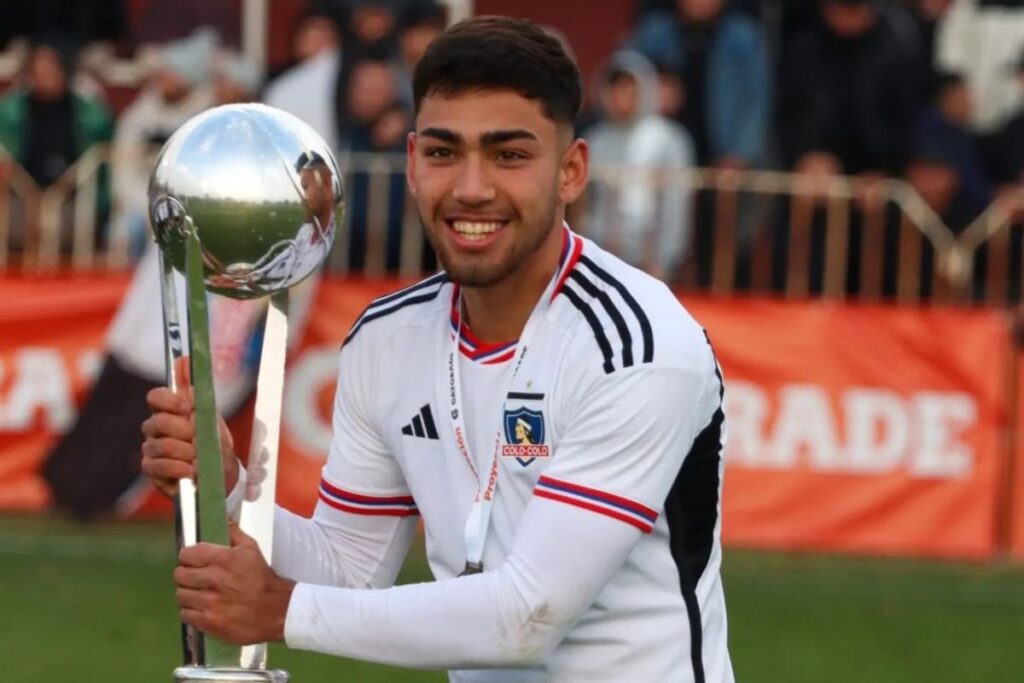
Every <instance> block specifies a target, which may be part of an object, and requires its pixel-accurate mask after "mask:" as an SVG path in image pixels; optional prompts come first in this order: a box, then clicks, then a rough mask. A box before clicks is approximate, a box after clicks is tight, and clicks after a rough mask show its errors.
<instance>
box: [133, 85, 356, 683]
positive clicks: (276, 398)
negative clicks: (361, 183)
mask: <svg viewBox="0 0 1024 683" xmlns="http://www.w3.org/2000/svg"><path fill="white" fill-rule="evenodd" d="M343 210H344V196H343V190H342V183H341V176H340V174H339V172H338V166H337V163H336V162H335V160H334V157H333V155H332V154H331V151H330V149H328V147H327V145H326V144H325V143H324V141H323V140H322V139H321V138H320V137H319V136H318V135H317V134H316V133H315V132H314V131H313V129H312V128H310V127H309V126H308V125H306V124H305V123H303V122H302V121H300V120H299V119H297V118H295V117H294V116H291V115H290V114H286V113H285V112H282V111H280V110H277V109H273V108H271V107H266V106H263V105H258V104H241V105H227V106H223V107H217V108H215V109H211V110H209V111H207V112H204V113H202V114H199V115H197V116H195V117H194V118H192V119H191V120H190V121H188V122H187V123H186V124H185V125H184V126H182V127H181V128H180V129H179V130H178V132H177V133H175V134H174V136H172V137H171V139H170V140H169V141H168V142H167V144H166V145H165V146H164V148H163V150H162V151H161V153H160V157H159V159H158V160H157V164H156V168H155V170H154V171H153V176H152V178H151V180H150V186H149V214H150V220H151V222H152V225H153V232H154V234H155V236H156V241H157V244H158V246H159V247H160V256H161V265H162V267H161V274H162V280H161V285H162V286H161V292H162V295H163V312H164V332H165V341H166V345H165V347H166V356H167V383H168V386H170V387H171V388H172V389H177V387H178V383H179V379H180V378H178V377H177V376H176V374H175V364H176V363H175V361H176V360H177V359H178V358H180V357H182V356H183V355H185V351H186V349H187V350H188V357H189V365H190V374H191V377H192V387H193V392H194V402H195V411H196V457H197V472H198V477H197V481H193V480H191V479H185V480H182V481H181V484H180V487H179V493H178V497H177V499H176V500H175V521H176V524H177V530H178V543H179V546H181V545H191V544H193V543H196V542H197V541H200V540H201V541H205V542H208V543H217V544H221V545H228V544H229V540H228V525H227V512H226V509H225V499H224V474H223V470H222V469H221V453H220V443H219V438H218V433H217V412H216V410H217V409H216V403H215V399H214V388H213V373H212V369H211V359H210V330H209V317H208V314H207V307H206V293H207V292H208V291H209V292H214V293H217V294H222V295H225V296H229V297H236V298H254V297H263V296H269V297H270V305H269V308H268V311H267V320H266V328H265V330H264V335H263V351H262V355H261V356H260V368H259V376H258V380H257V389H256V408H255V415H254V419H253V433H252V439H251V445H250V451H249V460H248V462H249V470H250V478H249V482H248V486H247V488H246V492H245V495H244V500H243V502H242V508H241V515H240V518H239V525H240V526H241V528H242V530H243V531H245V532H246V533H247V534H249V535H250V536H252V537H253V538H254V539H256V542H257V543H258V544H259V547H260V550H261V551H262V552H263V556H264V557H265V558H266V559H267V562H270V558H271V550H272V541H273V539H272V534H273V522H274V520H273V518H274V493H275V483H276V478H277V452H278V444H279V429H280V418H281V398H282V393H283V387H284V366H285V348H286V344H287V337H288V319H287V312H288V288H289V287H291V286H293V285H295V284H297V283H299V282H300V281H302V280H303V279H304V278H306V277H308V276H309V275H311V274H312V273H313V272H314V271H315V270H316V269H317V267H318V266H319V265H320V264H321V263H322V262H323V260H324V259H325V258H326V257H327V254H328V252H329V251H330V248H331V244H332V242H333V240H334V233H335V230H336V229H337V226H338V225H340V223H341V220H342V215H343ZM175 270H177V271H179V272H180V273H182V274H183V275H184V276H185V282H186V299H187V302H186V304H187V305H186V311H187V313H188V322H189V325H188V331H189V334H188V337H189V339H188V345H187V347H186V346H185V345H184V344H183V340H182V338H181V326H180V324H179V318H178V305H177V302H176V301H175V288H174V271H175ZM182 644H183V649H184V660H185V661H184V666H182V667H180V668H178V669H176V670H175V672H174V677H175V680H176V681H180V682H190V681H273V682H275V683H282V682H284V681H287V680H288V675H287V674H286V673H285V672H283V671H277V670H267V668H266V644H265V643H264V644H259V645H250V646H246V647H242V648H239V647H233V646H230V645H228V644H226V643H222V642H219V641H217V640H216V639H214V638H212V637H211V638H208V637H204V635H203V634H202V633H199V632H196V631H194V630H193V629H192V628H190V627H186V626H184V625H183V626H182Z"/></svg>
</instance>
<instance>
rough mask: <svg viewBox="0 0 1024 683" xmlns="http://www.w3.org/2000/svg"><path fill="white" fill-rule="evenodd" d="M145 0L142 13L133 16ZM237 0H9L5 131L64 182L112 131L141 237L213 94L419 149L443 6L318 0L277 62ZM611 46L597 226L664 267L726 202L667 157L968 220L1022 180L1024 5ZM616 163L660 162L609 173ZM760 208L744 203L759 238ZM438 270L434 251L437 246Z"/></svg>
mask: <svg viewBox="0 0 1024 683" xmlns="http://www.w3.org/2000/svg"><path fill="white" fill-rule="evenodd" d="M128 4H133V5H134V6H137V7H141V8H142V9H141V10H140V11H136V13H135V15H133V16H134V19H133V20H132V21H129V20H128V19H127V17H128V12H127V8H126V6H127V5H128ZM239 7H240V3H234V2H227V1H224V0H222V1H217V0H179V1H176V2H174V3H158V2H141V3H140V2H134V3H128V0H82V1H79V2H62V1H60V0H32V1H31V2H27V1H24V2H23V1H20V0H12V1H10V2H5V3H3V6H2V8H0V42H4V43H6V42H10V41H12V40H16V36H22V37H28V39H29V42H28V49H26V50H25V52H24V54H25V58H24V66H23V68H22V69H21V71H20V73H19V75H18V77H17V78H16V79H15V81H14V83H13V84H12V85H11V87H10V89H9V90H8V91H7V92H6V94H4V96H3V97H2V99H0V145H2V146H3V148H4V149H5V150H6V151H7V153H8V154H9V155H10V156H11V157H13V158H14V159H16V160H17V161H18V162H19V163H20V164H21V165H22V166H23V167H24V169H25V170H26V171H27V172H28V173H29V174H30V175H31V176H32V178H33V179H35V181H36V182H37V183H38V184H39V185H40V186H46V185H49V184H51V183H53V182H55V181H56V180H57V179H59V178H60V176H61V175H62V174H63V173H64V172H65V171H66V170H67V169H68V168H69V167H70V166H71V164H72V163H73V162H74V160H75V159H77V158H78V157H79V156H80V155H81V154H82V153H83V152H84V151H85V150H87V149H88V148H89V147H90V146H92V145H94V144H96V143H100V142H112V143H113V146H114V164H113V167H112V168H113V171H112V173H111V178H110V184H111V185H112V187H113V191H112V192H111V191H110V190H109V189H108V188H107V185H106V184H105V181H104V182H103V183H101V184H100V194H101V196H100V198H99V206H100V208H101V211H106V212H107V214H106V215H109V220H110V225H111V226H112V228H111V229H112V230H118V231H120V232H121V234H129V235H133V236H134V238H135V239H136V240H139V241H140V242H141V241H142V240H144V239H145V229H144V226H145V184H146V180H147V177H148V172H147V168H148V164H150V163H151V159H150V158H149V157H148V156H147V153H144V152H143V151H142V150H144V149H146V146H147V145H150V146H151V145H154V144H159V143H162V142H163V141H165V140H166V139H167V137H168V136H169V135H170V134H171V133H172V132H173V131H174V130H175V129H176V128H177V127H178V126H179V125H180V124H181V123H182V122H183V121H185V120H186V119H188V118H189V117H190V116H192V115H193V114H195V113H196V112H199V111H201V110H203V109H206V108H208V107H210V106H214V105H216V104H222V103H227V102H242V101H255V100H258V101H263V102H266V103H268V104H271V105H274V106H277V107H280V108H282V109H285V110H287V111H290V112H292V113H294V114H296V115H297V116H299V117H300V118H302V119H304V120H306V121H307V122H308V123H310V124H311V125H312V126H313V127H314V128H315V129H317V130H318V131H319V132H320V133H321V135H322V136H323V137H324V138H325V139H326V140H327V141H328V143H329V144H330V145H331V146H332V147H333V148H334V149H336V150H338V152H339V156H341V157H342V158H344V157H345V156H347V155H353V154H359V153H362V152H401V151H402V150H403V149H404V141H405V134H406V132H407V131H408V130H409V129H410V127H411V125H412V115H411V97H412V93H411V84H410V78H411V73H412V70H413V68H414V66H415V64H416V62H417V61H418V59H419V58H420V56H421V55H422V54H423V52H424V50H425V49H426V47H427V45H429V43H430V41H431V40H432V39H433V38H434V37H435V36H436V35H437V34H438V33H439V32H440V31H442V30H443V28H444V26H445V25H446V22H447V15H446V12H445V8H444V6H443V5H442V4H438V3H437V2H434V0H308V1H307V2H306V3H305V5H304V9H303V11H302V13H301V14H300V15H299V18H298V20H297V21H296V23H295V25H294V30H293V31H292V39H291V45H290V49H291V63H290V65H289V66H288V67H287V68H284V69H281V70H279V71H278V72H277V73H272V74H267V73H264V72H263V69H264V65H260V64H253V63H250V62H248V61H247V60H246V59H245V57H244V56H243V55H242V54H241V52H240V51H239V45H240V40H241V39H240V35H239V34H240V25H241V20H240V16H239V14H238V13H239ZM197 27H199V28H197ZM552 31H553V32H555V33H556V34H557V29H554V28H553V29H552ZM569 47H570V49H571V47H572V46H571V45H570V46H569ZM83 48H84V50H83ZM611 48H612V49H611V51H610V54H609V55H608V57H607V59H606V61H605V62H604V63H602V64H601V65H600V66H599V67H598V68H597V69H596V71H595V73H591V74H586V78H587V83H586V85H587V102H588V103H589V104H588V108H587V110H586V111H585V112H584V114H583V116H582V117H581V120H580V122H579V131H580V133H581V134H582V135H583V136H585V137H587V138H588V140H589V141H590V143H591V146H592V151H593V160H594V162H595V164H596V165H597V166H598V173H597V174H596V175H597V178H598V181H599V182H596V183H595V185H594V190H593V192H592V193H591V197H590V201H589V203H588V206H589V209H588V210H587V212H586V221H585V224H586V230H587V232H588V233H589V234H591V235H592V236H594V237H595V238H597V239H599V240H602V241H603V242H605V243H606V244H607V245H608V246H610V247H612V248H614V249H616V250H617V251H619V253H621V254H622V255H623V256H625V257H626V258H627V259H629V260H630V261H632V262H634V263H636V264H638V265H640V266H642V267H645V268H647V269H649V270H651V271H652V272H655V273H657V274H660V275H664V276H671V275H673V274H677V273H678V272H679V268H680V264H683V263H686V262H688V261H693V260H694V259H696V260H700V259H701V258H705V260H706V254H705V255H703V256H702V254H701V246H700V242H701V240H700V239H699V238H698V237H697V236H696V232H697V231H698V230H699V229H700V225H701V220H702V219H701V216H702V214H706V213H707V211H706V209H707V207H706V206H704V205H705V204H706V203H707V202H706V198H702V197H701V196H699V194H698V195H693V196H691V194H690V193H688V192H684V191H683V190H682V189H681V188H680V187H678V186H674V185H673V184H672V183H669V182H661V181H659V176H657V175H656V174H657V172H659V171H670V172H672V171H685V170H687V169H692V168H695V167H701V168H710V169H718V170H723V171H728V170H744V169H778V170H787V171H796V172H799V173H806V174H811V175H814V176H834V175H844V176H850V177H853V178H855V182H856V184H857V185H858V187H861V188H866V189H867V190H870V188H871V186H872V184H873V183H877V182H878V180H879V179H881V178H886V177H900V178H905V179H906V180H908V181H909V182H910V183H911V184H912V185H913V186H914V187H915V188H916V189H917V191H918V193H919V194H920V195H921V196H922V197H923V198H924V199H925V201H926V202H928V204H930V205H931V206H932V208H933V209H934V210H935V212H936V213H937V214H938V215H939V216H941V218H942V220H943V222H944V223H945V224H946V225H947V226H949V227H950V228H951V229H952V230H954V231H959V230H962V229H963V228H964V227H965V226H966V225H968V224H969V223H970V222H971V220H973V219H974V218H975V217H976V216H977V215H978V214H979V213H980V212H981V211H982V210H984V208H985V207H986V206H988V205H989V204H990V203H991V202H992V201H994V200H995V199H996V198H997V197H999V196H1000V195H1002V194H1005V193H1007V192H1013V191H1020V187H1021V186H1022V184H1024V3H1022V2H1021V0H888V1H887V0H785V1H783V0H637V2H636V11H635V19H634V23H633V25H632V26H630V27H623V31H622V35H621V41H620V43H619V44H618V45H613V46H611ZM110 54H122V55H123V54H130V55H135V56H136V57H137V59H136V61H137V62H138V63H139V64H141V65H142V66H143V68H144V71H145V76H144V78H143V81H142V84H141V87H140V88H139V89H138V92H137V95H135V97H134V99H133V100H132V101H131V102H130V103H128V104H127V106H126V107H124V108H123V110H121V111H120V112H119V113H118V115H117V117H116V119H115V116H114V114H113V112H112V108H111V106H110V104H109V102H108V101H107V100H106V99H105V97H104V88H103V84H102V83H101V82H100V78H99V77H98V76H97V71H96V70H95V69H93V68H92V65H94V64H98V63H100V61H101V59H102V56H103V55H108V56H109V55H110ZM76 55H78V58H77V59H76ZM601 166H619V167H626V168H629V169H646V170H647V171H649V172H651V173H653V174H654V175H646V176H645V175H643V174H636V173H626V174H620V177H618V178H611V177H610V176H602V175H601V173H600V170H601V169H600V167H601ZM350 182H351V184H352V196H351V197H350V200H351V201H350V211H351V225H352V230H351V235H350V243H349V244H348V249H347V257H346V258H347V259H348V260H349V263H348V266H349V267H351V268H356V269H358V268H361V267H362V265H363V264H362V262H361V258H362V254H363V253H364V252H365V246H366V245H365V242H366V239H367V235H366V228H365V225H366V223H367V220H368V216H367V215H366V212H367V206H368V203H367V201H365V200H364V199H365V195H366V194H367V193H368V192H369V188H368V183H369V181H368V179H367V178H366V177H355V178H351V179H350ZM402 182H403V181H402V177H401V173H400V172H396V173H392V174H391V175H390V177H389V188H388V192H387V194H386V196H387V197H388V198H389V199H388V201H389V209H388V214H387V217H386V224H387V234H388V240H387V246H386V250H387V254H386V263H387V267H388V268H396V267H397V265H398V263H399V260H400V259H401V258H402V256H401V254H400V253H399V242H400V240H399V239H398V237H399V233H400V231H401V222H402V216H403V214H404V212H405V210H406V207H405V206H404V201H405V200H404V194H403V192H402ZM112 198H116V200H115V199H112ZM361 198H362V199H361ZM753 213H754V211H753V210H752V209H750V207H748V206H745V205H744V204H743V203H741V204H740V206H739V207H738V216H737V220H738V222H739V223H740V224H741V233H742V232H743V224H745V223H747V222H751V221H752V220H753V219H752V218H751V217H750V216H751V215H753ZM693 216H696V218H695V219H693V218H692V217H693ZM423 265H424V267H430V265H432V264H431V257H430V255H429V254H427V253H424V254H423Z"/></svg>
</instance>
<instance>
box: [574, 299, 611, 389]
mask: <svg viewBox="0 0 1024 683" xmlns="http://www.w3.org/2000/svg"><path fill="white" fill-rule="evenodd" d="M562 293H563V294H565V296H566V298H568V299H569V301H570V302H572V305H573V306H575V307H576V308H577V309H578V310H579V312H580V313H582V314H583V317H584V318H586V320H587V323H588V324H589V325H590V329H592V330H593V331H594V337H595V338H596V339H597V345H598V347H599V348H600V349H601V355H603V356H604V365H603V367H604V373H605V374H606V375H608V374H611V373H612V372H614V371H615V366H614V365H612V346H611V344H609V343H608V337H607V336H605V333H604V329H603V328H602V327H601V321H600V320H598V319H597V316H596V315H594V311H593V310H592V309H591V308H590V306H589V305H587V303H586V302H585V301H583V299H582V298H580V295H579V294H577V293H576V292H574V291H572V288H570V287H562Z"/></svg>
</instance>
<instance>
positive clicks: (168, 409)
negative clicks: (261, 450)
mask: <svg viewBox="0 0 1024 683" xmlns="http://www.w3.org/2000/svg"><path fill="white" fill-rule="evenodd" d="M182 361H183V362H181V363H179V364H178V370H179V377H181V378H182V382H181V389H179V391H178V393H175V392H173V391H171V390H170V389H168V388H166V387H159V388H157V389H153V390H152V391H150V392H149V393H148V394H147V395H146V402H147V403H148V404H149V410H150V412H151V413H152V415H151V416H150V417H149V418H147V419H146V421H145V422H143V423H142V434H143V436H145V437H146V438H145V441H143V443H142V472H143V474H145V475H146V476H147V477H149V479H150V481H152V482H153V485H154V486H156V488H157V489H158V490H159V491H160V492H161V493H163V494H164V495H165V496H167V497H171V496H174V495H175V494H177V492H178V480H179V479H182V478H183V477H193V478H194V477H195V476H196V446H195V435H196V425H195V404H194V403H193V402H192V387H191V386H190V384H189V378H188V364H187V359H182ZM217 427H218V431H219V432H220V452H221V458H222V459H223V463H224V485H225V494H226V493H229V492H230V491H231V489H233V488H234V487H235V482H237V481H238V458H237V457H235V449H234V440H233V439H232V437H231V432H230V430H228V426H227V424H226V423H225V422H224V420H223V418H221V417H220V416H219V415H218V416H217Z"/></svg>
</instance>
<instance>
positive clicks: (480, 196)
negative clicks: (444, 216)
mask: <svg viewBox="0 0 1024 683" xmlns="http://www.w3.org/2000/svg"><path fill="white" fill-rule="evenodd" d="M495 194H496V192H495V189H494V185H493V184H492V183H491V180H490V178H489V177H488V174H487V171H486V169H485V168H484V165H483V163H482V160H481V159H480V157H479V156H477V155H474V154H471V155H468V156H467V157H466V161H465V163H463V165H462V169H461V171H460V173H459V177H458V180H457V181H456V183H455V189H454V191H453V192H452V197H453V198H454V199H455V200H456V201H459V202H462V203H463V204H469V205H479V204H486V203H487V202H490V201H492V200H493V199H494V197H495Z"/></svg>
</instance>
